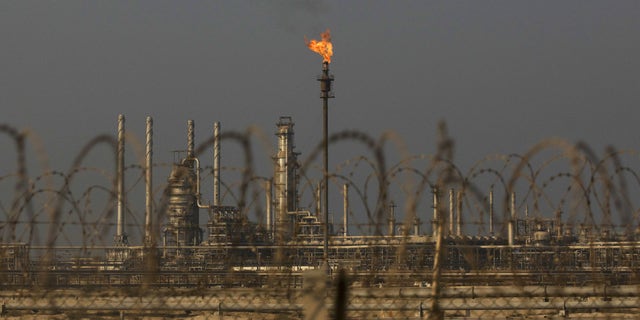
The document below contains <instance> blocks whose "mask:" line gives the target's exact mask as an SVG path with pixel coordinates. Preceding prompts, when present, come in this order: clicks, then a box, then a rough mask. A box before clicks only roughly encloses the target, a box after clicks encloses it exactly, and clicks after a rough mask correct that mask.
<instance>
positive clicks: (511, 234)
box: [508, 192, 516, 246]
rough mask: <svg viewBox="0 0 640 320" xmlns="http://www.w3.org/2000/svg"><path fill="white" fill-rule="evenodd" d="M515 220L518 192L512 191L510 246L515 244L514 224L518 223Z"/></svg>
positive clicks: (509, 230)
mask: <svg viewBox="0 0 640 320" xmlns="http://www.w3.org/2000/svg"><path fill="white" fill-rule="evenodd" d="M515 220H516V193H515V192H511V214H510V218H509V229H508V237H509V245H510V246H513V244H514V224H515V223H516V221H515Z"/></svg>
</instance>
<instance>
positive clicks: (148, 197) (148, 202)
mask: <svg viewBox="0 0 640 320" xmlns="http://www.w3.org/2000/svg"><path fill="white" fill-rule="evenodd" d="M146 136H147V148H146V165H145V169H146V170H145V182H146V185H145V187H146V188H145V219H144V236H145V242H146V243H147V244H152V243H153V239H152V234H151V230H152V228H151V223H152V221H151V214H152V211H153V201H152V192H153V186H152V184H153V181H152V178H153V119H152V118H151V117H147V128H146Z"/></svg>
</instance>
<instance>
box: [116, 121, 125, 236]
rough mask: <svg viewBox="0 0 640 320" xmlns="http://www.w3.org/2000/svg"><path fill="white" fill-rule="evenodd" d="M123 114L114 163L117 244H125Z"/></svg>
mask: <svg viewBox="0 0 640 320" xmlns="http://www.w3.org/2000/svg"><path fill="white" fill-rule="evenodd" d="M124 134H125V132H124V115H122V114H120V115H118V149H117V151H116V152H117V155H116V157H117V163H116V189H117V198H118V199H117V200H118V211H117V224H116V237H115V242H116V244H118V245H126V244H127V235H126V234H125V232H124V224H125V217H124V210H125V194H124Z"/></svg>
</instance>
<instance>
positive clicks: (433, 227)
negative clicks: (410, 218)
mask: <svg viewBox="0 0 640 320" xmlns="http://www.w3.org/2000/svg"><path fill="white" fill-rule="evenodd" d="M438 206H439V204H438V187H434V188H433V220H431V230H432V231H433V238H434V239H435V238H437V237H438Z"/></svg>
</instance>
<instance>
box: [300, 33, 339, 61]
mask: <svg viewBox="0 0 640 320" xmlns="http://www.w3.org/2000/svg"><path fill="white" fill-rule="evenodd" d="M320 36H321V37H322V40H320V41H317V40H314V39H311V40H310V41H308V40H307V38H306V37H305V38H304V42H305V43H306V44H307V47H309V49H311V51H313V52H317V53H318V54H319V55H321V56H322V58H323V59H324V60H323V62H328V63H331V56H332V55H333V45H332V44H331V34H330V33H329V29H327V31H325V32H323V33H321V34H320Z"/></svg>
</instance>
